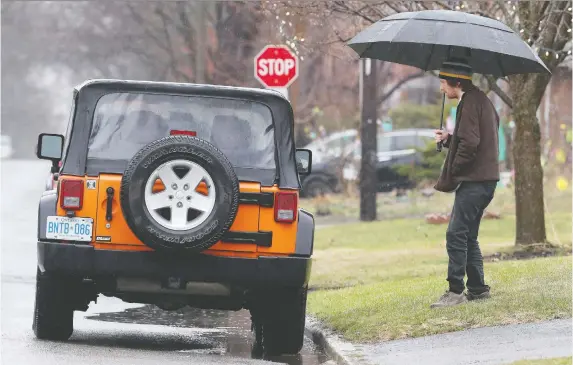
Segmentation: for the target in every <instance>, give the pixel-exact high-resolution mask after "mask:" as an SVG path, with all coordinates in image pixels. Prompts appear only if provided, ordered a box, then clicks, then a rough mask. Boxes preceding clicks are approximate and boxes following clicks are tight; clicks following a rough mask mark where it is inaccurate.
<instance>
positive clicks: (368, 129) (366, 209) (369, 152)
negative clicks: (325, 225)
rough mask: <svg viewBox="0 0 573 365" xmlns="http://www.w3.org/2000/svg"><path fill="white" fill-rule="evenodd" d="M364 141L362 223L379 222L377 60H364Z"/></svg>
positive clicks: (362, 92)
mask: <svg viewBox="0 0 573 365" xmlns="http://www.w3.org/2000/svg"><path fill="white" fill-rule="evenodd" d="M359 62H360V85H359V89H360V108H361V121H360V141H361V148H362V158H361V161H360V183H359V184H360V185H359V187H360V220H361V221H374V220H376V219H377V212H376V210H377V209H376V195H377V192H378V186H377V185H378V184H377V177H376V165H377V164H378V153H377V152H378V151H377V150H378V143H377V120H378V115H377V114H378V113H377V109H378V103H377V100H378V93H377V85H376V84H377V82H376V60H372V59H369V58H367V59H360V61H359Z"/></svg>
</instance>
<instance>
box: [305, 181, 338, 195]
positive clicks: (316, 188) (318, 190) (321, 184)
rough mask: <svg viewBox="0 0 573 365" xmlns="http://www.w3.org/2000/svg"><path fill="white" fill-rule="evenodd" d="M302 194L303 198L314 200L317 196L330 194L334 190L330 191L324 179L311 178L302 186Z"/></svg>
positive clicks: (330, 188)
mask: <svg viewBox="0 0 573 365" xmlns="http://www.w3.org/2000/svg"><path fill="white" fill-rule="evenodd" d="M303 192H304V196H305V197H308V198H315V197H317V196H322V195H326V194H332V193H333V192H334V189H332V187H331V186H330V184H329V183H328V181H326V180H325V179H322V178H313V179H312V180H310V181H308V182H306V183H305V184H304V187H303Z"/></svg>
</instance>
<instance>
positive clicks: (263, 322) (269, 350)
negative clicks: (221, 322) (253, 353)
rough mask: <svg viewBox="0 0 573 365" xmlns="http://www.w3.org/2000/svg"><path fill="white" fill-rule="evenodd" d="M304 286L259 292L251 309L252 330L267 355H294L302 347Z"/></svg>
mask: <svg viewBox="0 0 573 365" xmlns="http://www.w3.org/2000/svg"><path fill="white" fill-rule="evenodd" d="M307 292H308V289H307V287H304V288H284V289H281V290H271V291H265V292H261V293H259V295H258V296H257V299H255V300H256V303H255V304H254V307H253V308H252V309H251V313H252V318H253V321H254V323H253V330H254V331H255V334H256V337H257V340H258V341H260V342H261V344H262V347H263V349H264V351H265V353H266V354H268V355H271V356H275V355H295V354H298V353H299V352H300V350H301V349H302V346H303V344H304V327H305V323H306V298H307Z"/></svg>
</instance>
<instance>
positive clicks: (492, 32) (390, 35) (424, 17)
mask: <svg viewBox="0 0 573 365" xmlns="http://www.w3.org/2000/svg"><path fill="white" fill-rule="evenodd" d="M348 46H349V47H351V48H352V49H353V50H354V51H355V52H356V53H358V55H359V56H360V57H362V58H372V59H378V60H383V61H389V62H394V63H399V64H403V65H410V66H414V67H417V68H420V69H422V70H424V71H428V70H436V69H439V68H440V67H441V65H442V63H443V62H444V61H446V60H447V59H448V58H450V57H452V56H455V57H463V58H465V59H467V61H468V64H469V65H470V66H471V67H472V69H473V72H476V73H480V74H482V75H493V76H495V77H504V76H507V75H512V74H522V73H543V72H547V73H551V72H550V71H549V69H548V68H547V66H545V64H544V63H543V61H542V60H541V59H540V58H539V56H537V54H536V53H535V52H534V51H533V50H532V49H531V47H529V45H528V44H527V43H525V42H524V41H523V40H522V39H521V37H520V36H519V34H517V33H515V32H514V31H513V30H512V29H511V28H509V27H508V26H506V25H505V24H503V23H501V22H499V21H497V20H494V19H490V18H486V17H482V16H479V15H474V14H468V13H464V12H459V11H451V10H425V11H418V12H405V13H398V14H395V15H391V16H388V17H386V18H384V19H382V20H380V21H378V22H376V23H375V24H373V25H371V26H370V27H369V28H367V29H366V30H364V31H362V32H360V33H359V34H357V35H356V36H355V37H354V38H353V39H352V40H350V41H349V42H348Z"/></svg>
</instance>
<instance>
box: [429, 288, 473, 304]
mask: <svg viewBox="0 0 573 365" xmlns="http://www.w3.org/2000/svg"><path fill="white" fill-rule="evenodd" d="M467 301H468V299H467V298H466V296H465V295H464V294H463V293H462V294H456V293H454V292H451V291H449V290H448V291H446V292H445V293H444V294H443V295H442V296H441V297H440V299H438V301H437V302H435V303H433V304H432V305H430V308H442V307H451V306H454V305H459V304H463V303H467Z"/></svg>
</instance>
